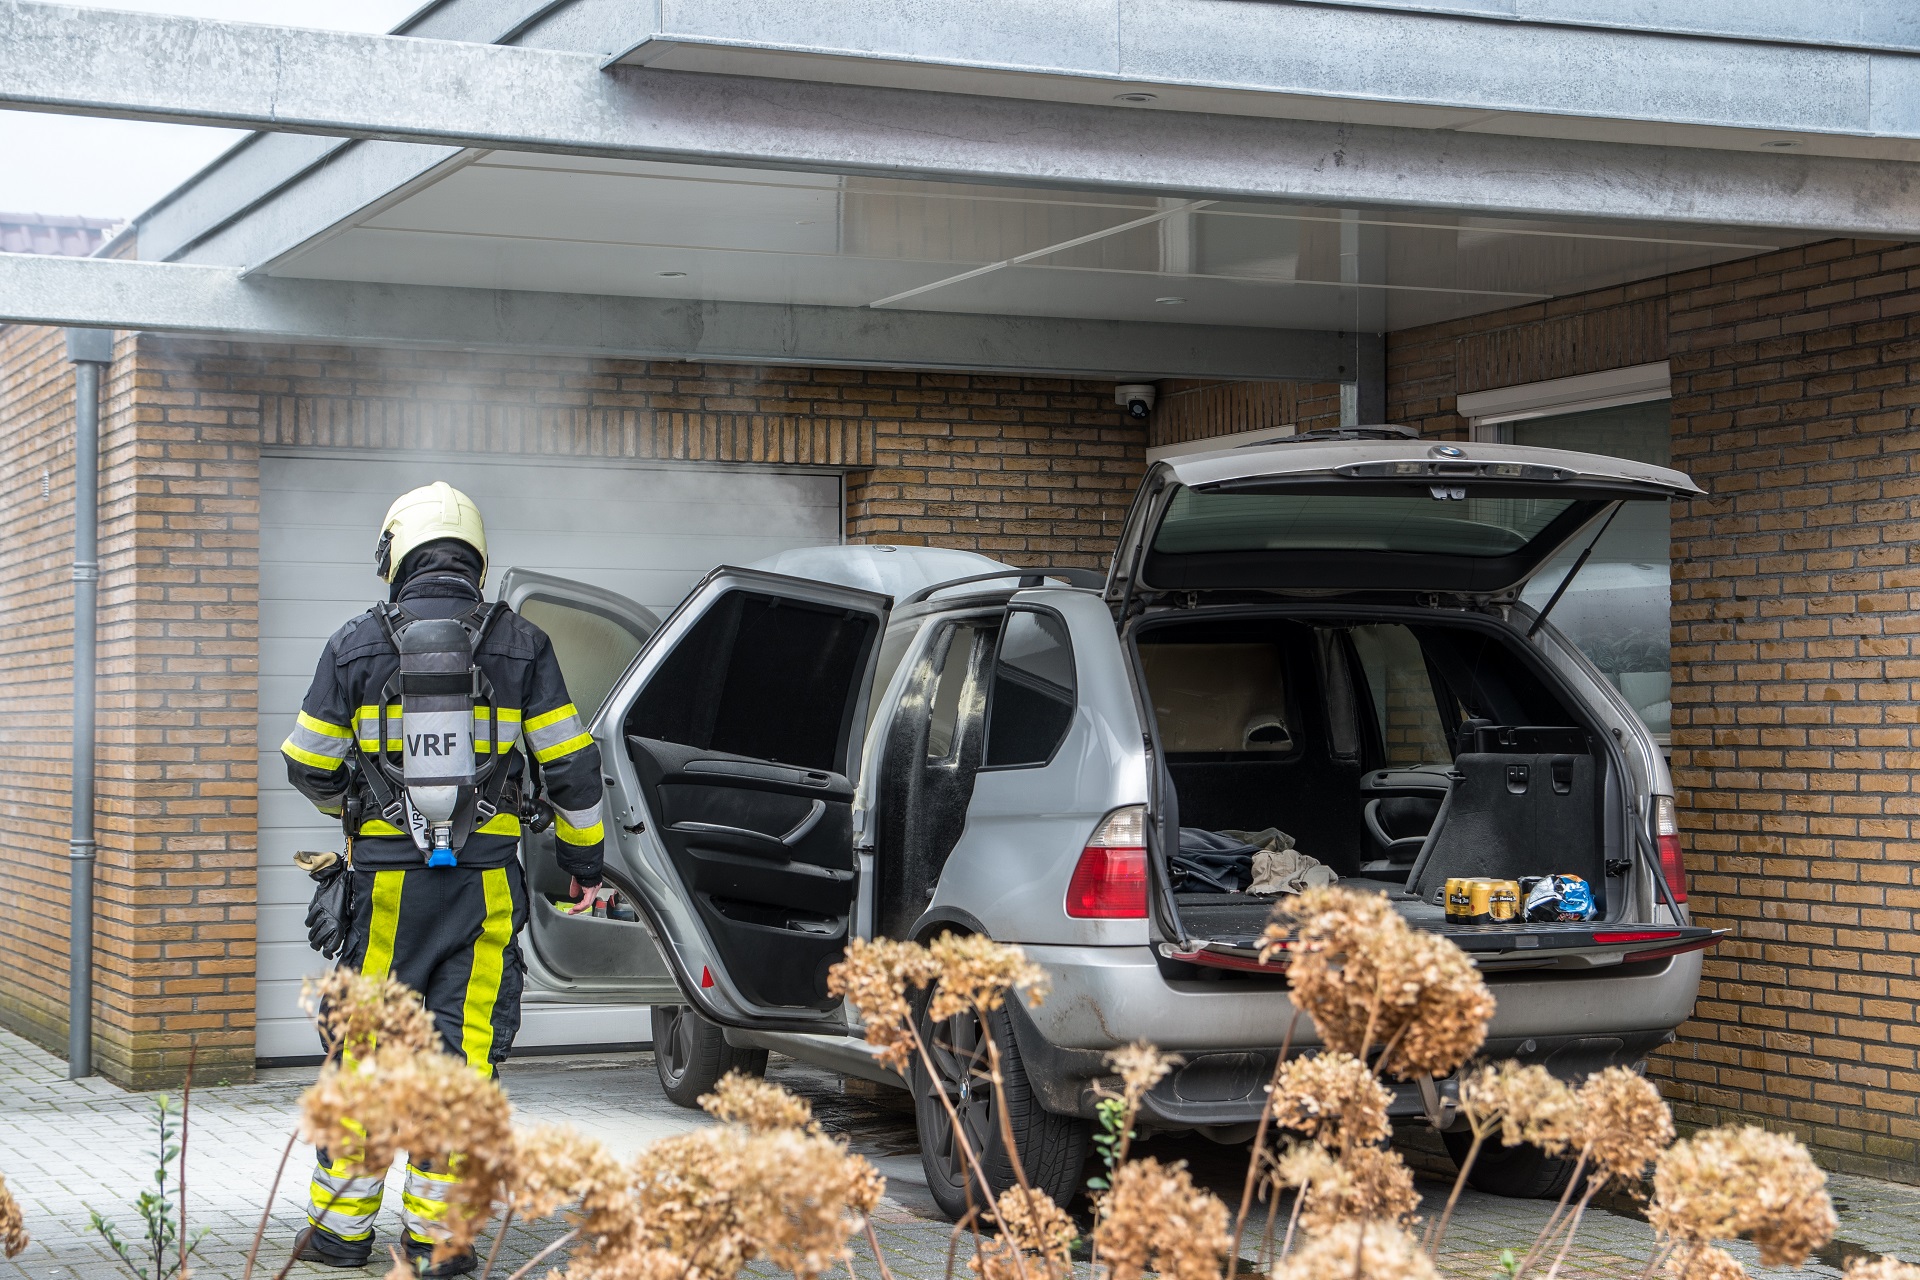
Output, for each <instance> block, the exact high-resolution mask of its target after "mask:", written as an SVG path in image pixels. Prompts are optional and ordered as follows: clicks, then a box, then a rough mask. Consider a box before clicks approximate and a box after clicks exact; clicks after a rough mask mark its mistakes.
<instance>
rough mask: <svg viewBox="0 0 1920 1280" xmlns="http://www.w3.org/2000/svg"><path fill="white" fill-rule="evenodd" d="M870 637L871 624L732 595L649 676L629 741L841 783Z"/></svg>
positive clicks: (854, 616) (839, 612)
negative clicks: (814, 772)
mask: <svg viewBox="0 0 1920 1280" xmlns="http://www.w3.org/2000/svg"><path fill="white" fill-rule="evenodd" d="M877 629H878V624H877V620H876V619H874V618H873V617H872V616H871V615H869V614H863V613H851V612H849V611H847V610H844V609H835V608H830V607H827V606H822V605H814V604H808V603H803V602H800V601H795V600H784V599H781V598H779V597H777V596H766V595H760V594H759V593H757V592H750V591H730V592H728V593H727V594H726V595H724V596H722V597H721V598H720V599H719V600H717V601H715V602H714V604H713V606H712V607H711V608H709V609H708V610H707V612H706V613H705V614H703V615H702V616H701V618H700V620H699V621H698V622H696V623H694V624H693V626H692V628H691V629H690V630H689V631H688V632H687V633H686V634H685V635H683V636H682V637H681V638H680V641H679V643H678V644H676V645H675V646H674V648H673V652H672V653H670V654H668V655H667V657H666V659H665V660H664V661H663V662H662V663H661V664H660V666H659V668H658V669H657V670H655V671H654V673H653V675H652V677H651V678H650V679H649V680H648V681H647V687H646V688H645V689H644V690H642V691H641V694H640V697H639V698H638V699H637V700H636V701H635V703H634V706H633V710H632V711H631V712H629V713H628V716H627V732H629V733H632V734H637V735H639V736H640V737H643V738H657V739H660V740H662V741H666V742H677V743H681V744H684V745H686V746H690V747H698V748H700V749H701V750H703V751H720V752H725V753H727V754H730V755H738V756H748V757H751V758H753V759H756V760H772V761H777V762H779V763H781V764H791V765H799V766H800V767H802V768H806V769H824V770H828V771H830V772H833V773H845V772H846V766H845V762H844V761H843V759H842V757H843V755H844V754H845V750H844V749H845V747H846V744H847V739H848V738H849V736H850V735H851V732H852V728H853V723H852V715H853V705H854V698H855V695H856V694H857V693H858V692H859V684H860V681H861V679H862V677H863V676H864V675H865V674H866V665H867V654H868V653H869V647H868V646H869V645H871V644H872V643H873V642H874V640H875V639H876V637H875V636H874V632H875V631H876V630H877Z"/></svg>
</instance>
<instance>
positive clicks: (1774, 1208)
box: [1647, 1125, 1839, 1267]
mask: <svg viewBox="0 0 1920 1280" xmlns="http://www.w3.org/2000/svg"><path fill="white" fill-rule="evenodd" d="M1647 1221H1649V1222H1651V1223H1652V1224H1653V1226H1654V1229H1655V1230H1657V1231H1659V1232H1661V1233H1662V1234H1663V1235H1666V1236H1668V1237H1669V1238H1671V1239H1674V1240H1681V1241H1686V1242H1689V1243H1692V1244H1707V1243H1710V1242H1712V1241H1715V1240H1733V1239H1737V1238H1739V1237H1742V1236H1744V1237H1746V1238H1747V1239H1749V1240H1752V1241H1753V1242H1754V1244H1756V1245H1758V1246H1759V1247H1760V1260H1761V1261H1762V1262H1764V1263H1766V1264H1767V1265H1768V1266H1770V1267H1797V1266H1799V1265H1800V1264H1801V1263H1802V1262H1805V1261H1806V1259H1807V1255H1808V1254H1810V1253H1812V1252H1813V1251H1814V1250H1815V1249H1817V1248H1819V1247H1820V1246H1821V1245H1823V1244H1825V1243H1826V1242H1827V1241H1828V1240H1831V1239H1832V1238H1833V1233H1834V1230H1835V1228H1836V1227H1837V1226H1838V1225H1839V1224H1838V1222H1837V1221H1836V1220H1835V1218H1834V1215H1833V1202H1832V1201H1831V1200H1830V1199H1828V1197H1827V1175H1826V1174H1824V1173H1822V1172H1821V1171H1820V1168H1819V1166H1817V1165H1815V1164H1814V1163H1813V1158H1812V1157H1811V1156H1809V1155H1808V1154H1807V1149H1806V1148H1805V1147H1803V1146H1801V1145H1800V1143H1799V1142H1798V1141H1796V1140H1795V1139H1793V1138H1790V1137H1788V1136H1787V1135H1785V1134H1780V1133H1769V1132H1767V1131H1766V1130H1765V1129H1758V1128H1755V1127H1753V1126H1751V1125H1743V1126H1740V1127H1738V1128H1721V1129H1707V1130H1705V1131H1703V1132H1701V1133H1696V1134H1694V1135H1693V1136H1692V1137H1690V1138H1686V1139H1683V1140H1682V1141H1680V1142H1676V1143H1674V1144H1673V1146H1672V1147H1670V1148H1668V1150H1667V1152H1666V1154H1665V1155H1663V1156H1661V1157H1660V1163H1659V1164H1658V1165H1657V1166H1656V1167H1655V1169H1654V1171H1653V1203H1652V1204H1650V1205H1649V1206H1648V1207H1647Z"/></svg>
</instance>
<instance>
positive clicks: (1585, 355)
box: [1387, 277, 1672, 440]
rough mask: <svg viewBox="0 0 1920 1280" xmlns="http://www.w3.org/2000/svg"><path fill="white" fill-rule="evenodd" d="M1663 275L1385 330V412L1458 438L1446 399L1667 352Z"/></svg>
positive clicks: (1461, 434)
mask: <svg viewBox="0 0 1920 1280" xmlns="http://www.w3.org/2000/svg"><path fill="white" fill-rule="evenodd" d="M1671 279H1672V278H1671V277H1660V278H1657V279H1654V280H1642V281H1639V282H1637V283H1634V284H1630V285H1623V286H1620V287H1618V288H1612V289H1596V290H1594V291H1592V292H1590V293H1576V294H1570V295H1568V296H1567V297H1564V298H1551V299H1548V300H1547V301H1545V302H1534V303H1529V304H1527V305H1526V306H1521V307H1512V308H1509V309H1508V310H1505V311H1496V312H1493V313H1491V314H1488V315H1481V316H1469V317H1468V318H1466V319H1464V320H1451V321H1448V322H1446V323H1445V324H1434V325H1427V326H1426V327H1424V328H1420V329H1406V330H1402V331H1401V332H1399V333H1390V334H1388V335H1387V421H1389V422H1399V423H1404V424H1405V425H1407V426H1410V427H1417V428H1419V430H1420V433H1421V434H1422V435H1429V436H1440V437H1444V438H1447V439H1456V440H1458V439H1465V438H1466V434H1467V423H1466V419H1464V418H1462V417H1460V416H1459V414H1457V413H1455V412H1454V398H1455V397H1456V396H1459V395H1462V394H1464V393H1467V392H1472V391H1487V390H1491V389H1492V388H1494V387H1510V386H1516V385H1519V384H1521V383H1526V382H1545V381H1548V380H1549V379H1552V378H1571V377H1574V376H1576V375H1578V374H1583V373H1599V372H1600V371H1602V370H1605V369H1622V368H1625V367H1627V366H1629V365H1636V364H1651V363H1652V362H1654V361H1656V360H1664V359H1666V358H1667V291H1668V289H1669V288H1670V287H1671Z"/></svg>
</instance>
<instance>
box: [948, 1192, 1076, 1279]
mask: <svg viewBox="0 0 1920 1280" xmlns="http://www.w3.org/2000/svg"><path fill="white" fill-rule="evenodd" d="M993 1218H994V1221H995V1222H997V1223H998V1224H999V1227H1000V1235H999V1237H998V1238H997V1239H992V1240H983V1241H981V1244H980V1251H979V1252H978V1253H977V1254H976V1255H975V1256H974V1258H973V1260H972V1261H971V1262H969V1263H968V1264H967V1265H968V1266H969V1267H970V1268H971V1269H972V1270H973V1272H974V1273H975V1274H976V1275H978V1276H980V1278H981V1280H1015V1278H1016V1277H1019V1276H1022V1275H1025V1276H1028V1277H1033V1276H1039V1275H1063V1274H1069V1275H1070V1274H1071V1273H1072V1270H1073V1258H1072V1249H1073V1242H1074V1241H1075V1240H1076V1239H1078V1238H1079V1234H1080V1233H1079V1231H1078V1230H1077V1229H1076V1228H1075V1227H1074V1225H1073V1219H1072V1218H1070V1217H1068V1216H1067V1211H1066V1210H1065V1209H1062V1208H1061V1207H1060V1206H1059V1205H1057V1204H1055V1203H1054V1202H1053V1199H1052V1197H1050V1196H1049V1195H1047V1193H1046V1192H1044V1191H1029V1190H1026V1189H1025V1188H1022V1187H1009V1188H1007V1190H1005V1191H1003V1192H1001V1193H1000V1199H999V1200H998V1201H997V1202H995V1204H994V1209H993ZM1016 1253H1017V1254H1018V1255H1019V1259H1016V1257H1015V1255H1016ZM1020 1260H1025V1261H1026V1262H1027V1263H1029V1264H1030V1265H1027V1266H1025V1267H1022V1265H1021V1261H1020Z"/></svg>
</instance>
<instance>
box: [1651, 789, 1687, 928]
mask: <svg viewBox="0 0 1920 1280" xmlns="http://www.w3.org/2000/svg"><path fill="white" fill-rule="evenodd" d="M1653 843H1654V847H1655V848H1657V849H1659V850H1660V874H1661V875H1663V876H1665V877H1666V880H1667V888H1669V889H1671V890H1672V891H1673V900H1674V901H1675V902H1685V901H1686V900H1687V863H1686V860H1685V859H1684V858H1682V857H1681V856H1680V824H1679V822H1678V821H1676V820H1675V818H1674V812H1673V797H1672V796H1655V797H1654V798H1653Z"/></svg>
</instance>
